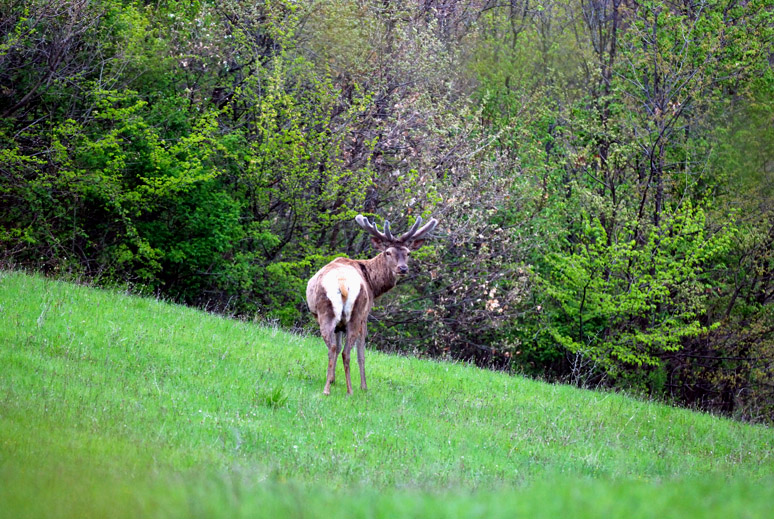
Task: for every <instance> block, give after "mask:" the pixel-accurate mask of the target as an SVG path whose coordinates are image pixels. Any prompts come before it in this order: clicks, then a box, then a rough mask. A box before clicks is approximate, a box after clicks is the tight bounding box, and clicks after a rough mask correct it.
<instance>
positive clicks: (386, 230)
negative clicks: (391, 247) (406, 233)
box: [384, 220, 395, 241]
mask: <svg viewBox="0 0 774 519" xmlns="http://www.w3.org/2000/svg"><path fill="white" fill-rule="evenodd" d="M384 236H385V237H386V238H387V239H388V240H389V241H395V237H394V236H393V235H392V233H391V232H390V221H389V220H385V221H384Z"/></svg>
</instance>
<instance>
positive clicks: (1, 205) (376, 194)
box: [0, 0, 774, 422]
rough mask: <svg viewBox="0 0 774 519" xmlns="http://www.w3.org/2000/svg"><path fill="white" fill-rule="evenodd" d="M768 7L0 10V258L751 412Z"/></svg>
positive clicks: (771, 249)
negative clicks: (395, 269) (346, 278)
mask: <svg viewBox="0 0 774 519" xmlns="http://www.w3.org/2000/svg"><path fill="white" fill-rule="evenodd" d="M773 38H774V2H773V1H772V0H762V1H756V0H750V1H742V0H725V1H714V0H697V1H689V0H685V1H679V0H675V1H672V2H667V1H634V0H631V1H623V0H569V1H561V2H560V1H554V0H537V1H535V0H533V1H528V0H510V1H505V0H474V1H457V0H414V1H411V0H378V1H377V0H315V1H312V2H299V1H293V0H271V1H265V2H260V1H254V2H240V1H235V0H219V1H217V2H214V1H198V2H197V1H179V2H177V1H171V0H169V1H164V0H158V1H145V2H140V1H130V0H64V1H62V0H27V1H20V0H0V262H1V263H2V265H3V266H4V267H5V268H24V269H31V270H37V271H43V272H46V273H49V274H51V275H54V276H57V277H60V278H66V279H77V280H82V281H89V282H91V283H95V284H99V285H103V286H129V287H131V289H132V290H133V291H135V292H141V293H152V294H157V295H159V296H161V297H164V298H167V299H170V300H174V301H177V302H181V303H185V304H190V305H196V306H201V307H204V308H207V309H210V310H212V311H216V312H222V313H227V314H230V315H235V316H240V317H245V318H258V319H260V320H266V321H273V322H276V323H278V324H280V325H281V326H284V327H288V328H309V329H310V330H313V329H314V323H313V322H312V320H311V318H310V317H309V315H308V312H307V311H306V309H305V303H304V300H303V296H304V287H305V283H306V280H307V279H308V278H309V277H310V276H311V274H313V273H314V271H315V270H316V269H318V268H319V267H320V266H322V265H323V264H325V263H326V262H328V261H330V259H332V258H333V257H335V255H337V254H347V255H349V256H352V257H368V256H370V255H372V251H371V250H370V249H369V245H368V240H367V239H366V238H365V237H364V236H363V233H362V232H361V231H360V230H359V228H358V227H357V226H356V225H354V224H353V217H354V216H355V215H356V214H358V213H364V214H368V215H371V216H375V217H376V219H377V221H378V222H379V223H381V222H382V221H383V219H384V218H387V219H389V220H390V221H391V223H392V225H393V228H394V229H395V228H398V229H400V228H405V227H406V226H408V225H410V224H411V223H412V222H413V221H414V219H415V218H416V217H417V216H420V215H421V216H423V217H428V216H430V215H432V216H434V217H436V218H438V219H439V220H440V222H441V223H440V225H439V228H438V231H437V232H436V237H435V239H434V240H430V241H428V242H427V245H426V246H425V247H424V248H423V249H421V250H420V251H418V252H417V253H415V255H414V263H413V265H412V274H411V275H410V277H409V279H407V280H406V281H405V282H403V283H401V284H400V285H399V287H398V288H397V289H395V290H394V291H393V292H392V293H391V294H390V295H389V296H385V298H384V299H383V300H382V301H380V304H381V306H379V307H378V308H376V310H375V312H374V313H373V315H372V320H371V323H370V331H371V334H370V344H371V345H374V346H376V347H379V348H381V349H385V350H389V351H398V352H405V353H410V354H415V355H422V356H432V357H443V358H452V359H463V360H473V361H475V362H477V363H478V364H480V365H484V366H488V367H492V368H497V369H508V370H511V371H513V372H517V373H524V374H528V375H531V376H536V377H542V378H544V379H548V380H560V381H566V382H571V383H575V384H578V385H584V386H602V387H615V388H621V389H625V390H627V391H631V392H635V393H640V394H645V395H650V396H652V397H654V398H658V399H664V400H667V401H671V402H674V403H679V404H682V405H689V406H697V407H700V408H703V409H707V410H711V411H714V412H720V413H724V414H728V415H731V416H734V417H736V418H740V419H745V420H751V421H768V422H771V421H772V420H774V312H773V304H772V303H773V302H774V301H773V299H774V277H773V272H774V243H773V242H774V192H773V191H772V190H773V189H774V70H772V66H773V65H774V54H773V53H772V40H773Z"/></svg>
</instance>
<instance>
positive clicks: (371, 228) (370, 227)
mask: <svg viewBox="0 0 774 519" xmlns="http://www.w3.org/2000/svg"><path fill="white" fill-rule="evenodd" d="M355 221H356V222H357V224H358V225H359V226H360V227H362V228H363V229H365V230H366V231H368V233H369V234H371V235H372V236H374V237H375V238H379V239H380V240H385V241H392V235H390V236H389V237H388V236H387V235H386V234H385V233H381V232H379V229H377V228H376V224H373V223H371V222H369V221H368V219H367V218H366V217H365V216H363V215H362V214H359V215H357V216H356V217H355ZM389 226H390V224H389V222H386V221H385V229H386V230H387V232H389Z"/></svg>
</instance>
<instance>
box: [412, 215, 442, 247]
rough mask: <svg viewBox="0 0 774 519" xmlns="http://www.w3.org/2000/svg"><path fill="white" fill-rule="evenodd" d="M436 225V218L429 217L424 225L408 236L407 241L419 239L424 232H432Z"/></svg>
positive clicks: (423, 235)
mask: <svg viewBox="0 0 774 519" xmlns="http://www.w3.org/2000/svg"><path fill="white" fill-rule="evenodd" d="M414 225H416V224H414ZM436 225H438V220H436V219H435V218H430V220H429V221H428V222H427V223H426V224H425V225H423V226H422V227H420V229H419V230H418V231H416V232H415V233H414V234H413V235H411V236H410V237H409V241H416V240H421V239H422V238H424V237H425V234H427V233H429V232H432V230H433V229H435V226H436ZM412 229H413V227H412ZM409 232H410V231H409Z"/></svg>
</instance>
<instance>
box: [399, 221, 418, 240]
mask: <svg viewBox="0 0 774 519" xmlns="http://www.w3.org/2000/svg"><path fill="white" fill-rule="evenodd" d="M420 225H422V217H421V216H417V221H416V222H414V225H412V226H411V229H409V230H408V231H406V232H405V233H403V234H402V235H401V236H400V238H398V241H399V242H406V241H408V240H410V239H411V238H412V236H414V233H415V232H417V229H418V228H419V226H420Z"/></svg>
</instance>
